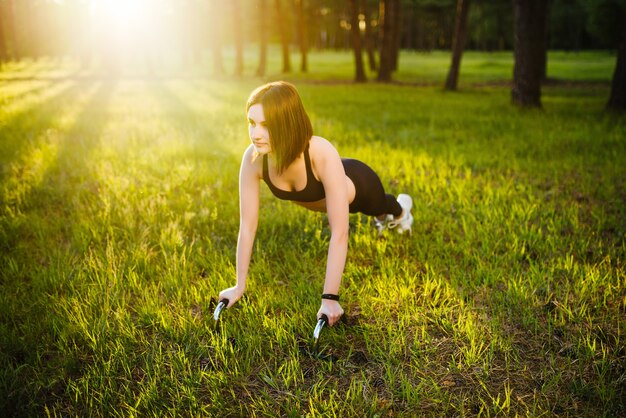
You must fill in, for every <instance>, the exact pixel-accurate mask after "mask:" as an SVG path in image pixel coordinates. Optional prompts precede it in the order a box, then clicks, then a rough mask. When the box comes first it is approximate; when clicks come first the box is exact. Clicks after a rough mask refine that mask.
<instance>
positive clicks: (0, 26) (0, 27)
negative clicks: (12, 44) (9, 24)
mask: <svg viewBox="0 0 626 418" xmlns="http://www.w3.org/2000/svg"><path fill="white" fill-rule="evenodd" d="M3 16H4V8H3V5H2V2H0V65H2V63H4V62H6V61H8V59H9V54H8V50H7V43H6V41H5V37H4V21H3V20H2V19H3Z"/></svg>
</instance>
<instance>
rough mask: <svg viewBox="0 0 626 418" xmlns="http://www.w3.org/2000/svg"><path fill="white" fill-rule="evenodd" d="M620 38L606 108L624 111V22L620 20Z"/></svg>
mask: <svg viewBox="0 0 626 418" xmlns="http://www.w3.org/2000/svg"><path fill="white" fill-rule="evenodd" d="M622 25H624V28H623V30H622V39H621V41H620V44H619V47H618V48H617V62H616V63H615V71H614V72H613V81H612V82H611V96H610V97H609V101H608V103H607V104H606V107H607V109H610V110H616V111H619V112H624V111H626V22H624V21H622Z"/></svg>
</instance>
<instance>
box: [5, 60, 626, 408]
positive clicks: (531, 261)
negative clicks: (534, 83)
mask: <svg viewBox="0 0 626 418" xmlns="http://www.w3.org/2000/svg"><path fill="white" fill-rule="evenodd" d="M607 57H608V58H607ZM551 58H552V60H551V67H550V68H553V69H554V72H553V73H551V74H550V75H551V77H554V78H557V79H563V80H573V79H576V80H578V81H581V83H578V84H577V83H574V84H572V85H568V84H566V85H560V84H556V85H550V86H546V87H544V89H543V103H544V109H543V110H541V111H536V110H518V109H515V108H513V107H511V106H510V104H509V98H510V91H509V89H508V87H505V86H502V85H501V81H502V80H506V79H507V77H509V78H510V76H507V75H506V74H510V68H511V66H510V54H509V55H508V58H507V55H506V54H495V55H490V54H478V53H473V54H468V56H466V57H465V58H464V67H463V70H462V71H464V70H465V68H466V67H465V65H467V66H468V67H467V68H468V70H467V73H468V75H467V77H466V78H465V79H464V80H465V81H464V82H463V84H462V90H461V91H460V92H459V93H444V92H442V91H441V89H440V87H439V86H430V85H426V86H406V85H404V86H403V85H380V84H374V83H370V84H366V85H353V84H350V83H343V82H342V83H336V82H332V83H331V82H325V83H321V84H320V83H317V82H311V81H309V80H308V79H306V77H305V76H303V75H294V76H292V79H293V80H294V81H295V82H297V83H298V87H299V90H300V91H301V94H302V96H303V100H304V102H305V105H306V106H307V108H308V110H309V112H310V115H311V117H312V120H313V124H314V127H315V130H316V132H317V133H318V134H320V135H322V136H324V137H326V138H328V139H330V140H331V141H332V142H333V143H335V144H336V146H337V148H338V149H339V151H340V153H341V154H342V155H345V156H351V157H355V158H359V159H362V160H364V161H366V162H368V163H369V164H370V165H371V166H373V167H374V168H375V169H376V170H377V171H378V173H379V174H380V176H381V178H382V179H383V182H384V184H385V185H386V187H387V188H388V190H389V191H390V192H392V193H395V194H397V193H400V192H408V193H410V194H412V195H413V196H414V198H415V208H414V216H415V224H414V227H413V235H412V236H411V237H408V236H399V235H397V234H395V233H388V234H386V235H385V236H383V237H381V238H379V237H377V234H376V233H375V231H374V230H373V228H372V227H371V226H370V224H369V220H368V219H367V218H366V217H362V216H360V215H353V216H352V217H351V220H350V222H351V236H350V253H349V256H348V263H347V266H346V271H345V274H344V279H343V287H342V305H343V306H344V308H345V310H346V315H345V320H344V321H343V323H342V324H340V325H339V326H337V327H335V328H333V329H329V330H325V333H324V335H323V337H322V338H323V341H322V345H323V346H324V350H325V352H326V353H329V354H332V355H333V356H335V357H336V359H337V360H336V361H334V362H325V361H320V360H314V359H311V358H309V357H307V356H305V355H303V354H302V353H301V352H300V347H301V346H302V345H303V344H304V343H305V342H308V341H309V338H310V337H311V334H312V330H313V326H314V320H315V313H316V312H317V309H318V307H319V306H318V305H319V294H320V292H321V288H322V284H323V274H324V266H325V256H326V250H327V245H328V229H327V226H326V222H325V217H324V216H323V215H320V214H315V213H309V212H306V211H304V210H303V209H301V208H298V207H295V206H294V205H290V204H288V203H285V202H281V201H277V200H276V199H274V198H272V197H271V195H270V194H269V192H268V191H267V190H266V188H265V187H263V189H262V190H263V192H262V213H261V219H260V227H259V231H258V235H257V242H256V246H255V253H254V259H253V263H252V265H251V271H250V279H249V288H248V291H247V296H246V298H245V299H244V300H243V301H242V302H241V303H240V304H238V306H237V308H234V309H231V310H229V311H228V312H226V313H225V314H224V323H223V328H222V330H221V332H219V333H216V332H213V331H212V329H211V325H212V324H211V322H212V318H211V313H212V308H213V307H214V304H215V297H216V295H217V293H218V292H219V290H221V289H223V288H224V287H226V286H230V285H232V284H233V283H234V253H235V244H236V234H237V228H238V201H237V192H236V191H237V170H238V165H239V158H240V155H241V152H242V150H243V149H244V148H245V146H246V144H247V142H248V140H247V133H246V126H245V122H244V114H243V107H244V102H245V99H246V98H247V95H248V93H249V92H250V91H251V89H252V88H254V87H255V86H257V85H258V84H259V83H260V82H261V80H259V79H253V78H250V77H248V76H246V77H245V78H243V79H239V80H235V79H231V78H228V77H227V78H224V79H221V80H215V79H211V78H209V77H205V76H202V75H201V74H202V71H203V70H202V69H201V68H200V69H198V68H195V69H189V70H188V71H189V74H192V75H194V76H193V77H186V76H184V77H173V76H168V77H149V78H146V77H139V76H137V77H135V76H132V74H131V76H129V77H126V78H124V77H122V78H109V77H101V76H98V75H97V74H93V73H90V72H89V71H91V70H80V71H82V72H80V71H79V72H76V68H75V67H73V65H74V64H72V63H68V62H66V63H54V62H51V61H41V62H31V63H25V64H10V65H8V66H6V67H5V68H4V71H3V72H0V103H1V107H0V166H1V167H2V169H1V171H0V178H1V183H0V184H1V189H0V248H1V251H0V268H1V274H0V365H1V368H0V370H1V373H2V374H1V377H0V393H1V396H0V409H2V410H4V411H7V412H8V415H15V416H33V415H35V416H40V415H49V416H84V415H96V416H132V415H137V416H163V415H165V416H174V415H199V416H207V415H208V416H302V415H305V416H363V415H365V416H376V415H378V416H383V415H391V416H414V415H423V416H448V415H456V416H468V415H470V416H473V415H481V416H496V415H504V416H514V415H519V416H552V415H565V416H590V417H591V416H594V417H595V416H618V415H623V414H624V413H626V405H625V402H624V399H626V369H625V364H626V349H625V347H626V345H625V343H624V341H625V334H626V332H625V331H626V329H625V324H626V321H624V319H625V317H626V291H625V285H624V283H625V280H624V278H625V277H624V276H625V266H624V259H625V257H624V256H625V252H624V239H625V237H626V235H625V234H626V222H625V219H626V216H625V210H624V208H625V198H626V190H625V188H624V185H625V184H626V169H625V168H624V164H623V161H624V160H625V157H626V143H625V142H624V138H626V121H625V120H624V118H623V117H620V116H616V115H611V114H606V113H605V112H604V110H603V107H604V104H605V102H606V99H607V97H608V89H609V86H608V80H609V79H610V74H611V72H612V65H613V62H614V60H613V61H611V60H610V59H609V58H610V57H609V56H608V55H607V56H605V55H604V54H602V53H585V54H579V55H577V56H573V55H569V54H562V53H555V54H553V55H551ZM413 60H415V61H413ZM507 60H508V61H507ZM418 61H419V62H423V63H424V65H423V66H422V67H421V68H422V69H419V70H418V69H416V68H413V66H412V64H411V65H409V64H410V63H413V62H418ZM272 62H274V63H276V61H272ZM318 62H323V63H324V65H319V66H318V65H317V63H318ZM494 62H495V63H499V64H498V65H495V64H494ZM602 62H604V63H605V65H599V64H598V63H602ZM349 63H350V56H349V54H347V53H328V54H321V53H319V54H316V55H315V56H314V57H312V59H311V67H312V68H316V69H315V70H314V74H313V75H311V76H310V77H314V78H315V80H320V79H321V80H326V81H342V80H343V81H345V80H349V79H350V78H351V68H350V66H349ZM401 63H403V64H402V67H401V68H400V73H399V78H400V79H401V80H404V81H408V82H415V83H417V84H419V83H421V82H422V81H424V80H425V81H427V82H428V83H430V82H432V81H434V80H443V77H445V68H446V67H445V65H447V58H446V57H445V56H444V54H443V53H433V54H428V55H418V54H407V55H403V57H402V61H401ZM251 64H252V63H250V65H251ZM444 64H445V65H444ZM272 65H274V64H272ZM271 68H274V67H271ZM320 68H322V69H320ZM324 68H329V69H332V71H331V70H329V71H328V72H325V71H326V70H324ZM470 68H474V69H475V73H474V74H473V75H472V70H470ZM481 68H482V69H484V72H481V70H479V69H481ZM576 68H580V71H577V70H575V69H576ZM164 71H165V70H164ZM186 71H187V70H186ZM276 71H277V70H276ZM312 71H313V70H312ZM419 71H424V72H425V75H424V77H423V78H422V77H421V76H420V75H419V74H420V73H419ZM321 73H323V74H321ZM67 74H73V75H72V76H71V77H66V75H67ZM166 74H168V73H166ZM172 74H173V73H172ZM270 74H274V73H272V72H270ZM442 74H443V76H442ZM463 74H465V73H464V72H462V77H463ZM572 74H578V75H579V76H580V77H581V78H577V77H574V76H573V75H572ZM583 75H584V77H583ZM273 77H274V75H271V76H270V78H273ZM590 81H591V83H589V82H590ZM492 82H493V83H492ZM428 83H427V84H428ZM474 83H476V84H474Z"/></svg>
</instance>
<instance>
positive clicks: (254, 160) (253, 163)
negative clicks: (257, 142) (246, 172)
mask: <svg viewBox="0 0 626 418" xmlns="http://www.w3.org/2000/svg"><path fill="white" fill-rule="evenodd" d="M241 165H242V166H244V167H247V168H248V169H251V170H252V171H255V172H257V173H259V174H260V173H262V170H263V156H262V155H260V154H259V153H257V152H256V150H255V149H254V145H252V144H250V145H248V148H246V150H245V151H244V152H243V156H242V159H241Z"/></svg>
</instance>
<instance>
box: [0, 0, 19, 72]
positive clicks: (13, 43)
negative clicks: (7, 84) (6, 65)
mask: <svg viewBox="0 0 626 418" xmlns="http://www.w3.org/2000/svg"><path fill="white" fill-rule="evenodd" d="M3 11H4V16H5V19H6V20H5V23H6V31H5V34H6V36H7V38H6V44H5V45H6V47H7V50H8V48H9V46H10V48H11V49H10V50H11V53H10V54H9V57H10V58H11V59H14V60H16V61H19V60H20V59H21V52H20V49H19V47H18V44H17V34H16V33H15V32H16V31H15V5H14V3H13V0H6V3H5V5H4V9H3Z"/></svg>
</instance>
